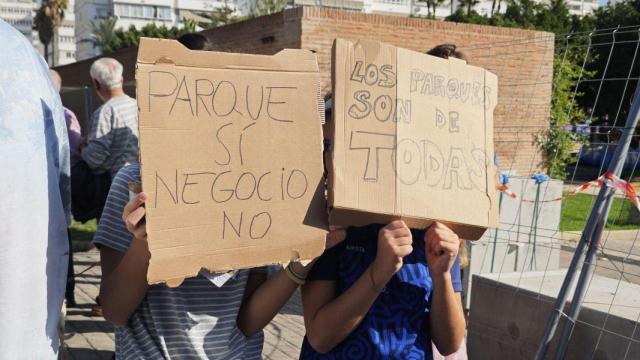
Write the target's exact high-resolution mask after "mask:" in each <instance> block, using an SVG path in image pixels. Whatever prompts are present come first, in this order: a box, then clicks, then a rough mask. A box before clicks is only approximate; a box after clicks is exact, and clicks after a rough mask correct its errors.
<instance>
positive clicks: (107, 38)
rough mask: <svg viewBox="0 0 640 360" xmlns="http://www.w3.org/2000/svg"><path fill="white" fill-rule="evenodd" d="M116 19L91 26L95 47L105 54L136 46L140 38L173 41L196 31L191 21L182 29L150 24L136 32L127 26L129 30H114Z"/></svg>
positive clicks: (187, 21)
mask: <svg viewBox="0 0 640 360" xmlns="http://www.w3.org/2000/svg"><path fill="white" fill-rule="evenodd" d="M115 24H116V19H113V18H111V19H103V20H100V21H98V22H96V23H94V24H93V26H92V27H93V30H92V32H93V40H94V41H95V43H96V45H98V46H100V48H102V51H103V52H104V53H105V54H109V53H113V52H115V51H117V50H118V49H122V48H128V47H133V46H138V43H139V42H140V38H141V37H149V38H161V39H175V38H177V37H178V36H180V35H182V34H186V33H190V32H194V31H195V29H196V23H195V22H194V21H191V20H186V21H185V22H184V27H182V28H177V27H175V26H174V27H170V28H168V27H166V26H164V25H162V26H157V25H156V24H154V23H150V24H147V25H145V26H144V27H142V29H140V30H138V29H136V27H135V26H133V25H131V26H129V29H127V30H124V29H122V28H119V29H115V30H114V28H115Z"/></svg>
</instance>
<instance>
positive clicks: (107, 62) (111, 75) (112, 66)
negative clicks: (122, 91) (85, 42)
mask: <svg viewBox="0 0 640 360" xmlns="http://www.w3.org/2000/svg"><path fill="white" fill-rule="evenodd" d="M89 74H90V75H91V78H92V79H94V80H95V81H97V82H98V83H100V85H103V86H105V87H106V88H107V89H109V90H115V89H119V88H121V87H122V64H120V62H118V60H116V59H114V58H109V57H104V58H100V59H98V60H96V61H94V62H93V64H91V69H90V70H89Z"/></svg>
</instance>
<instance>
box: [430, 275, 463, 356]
mask: <svg viewBox="0 0 640 360" xmlns="http://www.w3.org/2000/svg"><path fill="white" fill-rule="evenodd" d="M432 280H433V286H434V288H433V295H432V297H431V311H430V320H429V329H430V332H431V338H432V340H433V342H434V344H435V345H436V347H437V348H438V350H439V351H440V353H442V354H443V355H445V356H446V355H449V354H452V353H454V352H456V351H458V348H459V347H460V344H461V343H462V339H463V337H464V332H465V327H466V324H465V319H464V314H463V312H462V304H461V301H460V294H459V293H456V292H455V291H454V290H453V284H452V282H451V274H450V273H449V272H446V273H444V274H441V275H436V276H432Z"/></svg>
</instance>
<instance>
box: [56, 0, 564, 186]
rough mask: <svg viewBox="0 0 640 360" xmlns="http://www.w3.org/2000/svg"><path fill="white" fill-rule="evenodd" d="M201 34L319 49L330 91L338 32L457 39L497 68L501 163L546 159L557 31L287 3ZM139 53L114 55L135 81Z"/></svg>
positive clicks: (414, 43)
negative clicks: (542, 138)
mask: <svg viewBox="0 0 640 360" xmlns="http://www.w3.org/2000/svg"><path fill="white" fill-rule="evenodd" d="M203 34H205V35H206V36H207V37H208V38H209V39H211V41H212V42H213V43H214V44H215V45H216V46H218V47H220V48H222V49H224V50H227V51H234V52H243V53H256V54H274V53H276V52H278V51H279V50H281V49H283V48H302V49H308V50H311V51H314V52H315V53H316V54H317V55H318V64H319V66H320V71H321V73H322V79H323V87H324V91H325V93H327V92H328V91H329V90H330V88H331V45H332V43H333V40H334V39H335V38H336V37H344V38H348V39H359V38H368V39H374V40H379V41H384V42H388V43H391V44H394V45H397V46H402V47H405V48H409V49H414V50H416V51H426V50H428V49H430V48H431V47H433V46H435V45H437V44H441V43H455V44H457V45H458V47H459V48H460V49H461V50H462V51H464V52H465V53H466V54H467V55H468V57H469V59H470V63H471V64H474V65H478V66H482V67H484V68H487V69H488V70H490V71H492V72H495V73H496V74H497V75H498V78H499V89H498V92H499V94H498V97H499V101H498V106H497V108H496V110H495V128H494V134H495V143H496V149H497V153H498V160H499V162H500V166H501V168H502V169H505V170H511V171H516V172H517V173H518V174H523V175H526V174H530V173H532V172H534V171H535V170H537V169H539V168H540V166H541V157H540V154H539V152H538V150H537V147H536V146H535V144H534V135H535V134H537V133H538V132H540V131H542V130H544V129H546V128H548V124H549V122H548V115H549V107H550V99H551V79H552V74H553V51H554V37H553V35H552V34H549V33H545V32H537V31H529V30H521V29H513V28H499V27H491V26H480V25H470V24H457V23H452V22H443V21H437V20H426V19H417V18H408V17H399V16H385V15H374V14H363V13H356V12H348V11H339V10H335V9H328V8H319V7H298V8H294V9H288V10H286V11H283V12H281V13H277V14H273V15H269V16H263V17H259V18H255V19H250V20H247V21H243V22H241V23H236V24H230V25H226V26H222V27H218V28H215V29H211V30H206V31H204V32H203ZM136 54H137V51H136V49H124V50H121V51H119V52H117V53H115V54H112V55H110V56H112V57H114V58H116V59H118V60H119V61H120V62H122V63H123V64H124V67H125V73H124V78H125V82H132V81H133V80H134V75H135V60H136ZM93 60H94V59H87V60H84V61H80V62H77V63H74V64H71V65H66V66H61V67H58V68H57V70H58V71H59V72H60V75H61V76H62V84H63V86H66V87H70V88H81V87H83V86H86V85H89V86H90V85H91V84H90V79H89V75H88V74H89V67H90V66H91V63H92V62H93ZM72 110H75V109H72ZM80 112H83V111H80Z"/></svg>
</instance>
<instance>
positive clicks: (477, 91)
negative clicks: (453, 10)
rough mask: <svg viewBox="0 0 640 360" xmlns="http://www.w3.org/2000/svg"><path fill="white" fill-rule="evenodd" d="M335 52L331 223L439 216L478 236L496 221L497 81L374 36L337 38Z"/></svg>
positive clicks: (421, 222)
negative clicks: (494, 126) (494, 112)
mask: <svg viewBox="0 0 640 360" xmlns="http://www.w3.org/2000/svg"><path fill="white" fill-rule="evenodd" d="M333 57H334V59H333V72H334V73H333V79H334V81H333V85H334V93H333V100H334V110H333V116H334V124H333V129H334V132H333V147H332V157H331V158H332V169H333V171H332V174H331V177H330V179H329V180H330V181H329V183H330V187H329V201H330V205H331V208H332V209H331V214H330V221H331V222H332V223H335V224H340V225H364V224H367V223H372V222H388V221H390V220H393V219H403V220H406V221H407V222H408V224H409V225H410V226H412V227H414V228H425V227H427V226H429V225H430V224H431V223H432V222H433V221H434V220H437V221H441V222H444V223H446V224H448V225H449V226H451V227H452V228H453V229H454V230H455V231H456V232H458V234H459V235H460V236H461V237H463V238H467V239H470V240H475V239H478V238H479V237H480V236H481V235H482V233H483V232H484V230H485V229H486V228H487V227H495V226H497V223H498V202H497V194H496V190H495V171H496V170H495V166H494V165H493V161H492V158H493V153H494V149H493V109H494V108H495V105H496V103H497V89H498V85H497V77H496V76H495V75H494V74H492V73H490V72H488V71H486V70H484V69H482V68H479V67H475V66H470V65H468V64H466V63H465V62H464V61H461V60H458V59H450V60H445V59H441V58H437V57H433V56H429V55H426V54H421V53H417V52H414V51H410V50H406V49H402V48H397V47H394V46H391V45H387V44H383V43H379V42H375V41H368V40H360V41H358V42H356V43H353V42H350V41H347V40H342V39H337V40H336V41H335V43H334V54H333ZM363 214H364V215H363Z"/></svg>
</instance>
